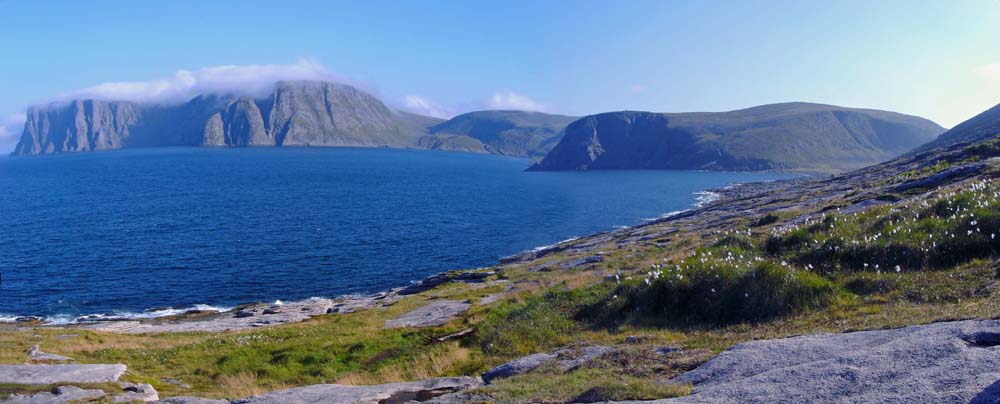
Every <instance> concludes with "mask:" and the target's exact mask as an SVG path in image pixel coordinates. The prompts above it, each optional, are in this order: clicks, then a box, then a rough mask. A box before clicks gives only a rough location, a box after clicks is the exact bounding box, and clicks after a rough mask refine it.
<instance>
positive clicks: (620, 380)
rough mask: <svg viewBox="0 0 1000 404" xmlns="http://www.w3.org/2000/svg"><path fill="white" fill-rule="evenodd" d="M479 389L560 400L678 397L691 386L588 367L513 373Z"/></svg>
mask: <svg viewBox="0 0 1000 404" xmlns="http://www.w3.org/2000/svg"><path fill="white" fill-rule="evenodd" d="M479 392H481V393H484V394H488V395H489V396H490V397H492V398H493V399H495V400H497V401H498V402H501V403H525V402H538V403H564V402H599V401H608V400H654V399H660V398H670V397H680V396H686V395H689V394H691V386H690V385H686V384H681V385H674V384H666V383H655V382H652V381H650V380H649V379H645V378H639V377H635V376H628V375H620V374H615V373H614V372H610V371H608V370H607V369H594V368H590V369H583V370H578V371H574V372H569V373H554V374H539V373H532V374H526V375H521V376H515V377H511V378H509V379H503V380H499V381H497V382H495V383H494V384H493V385H491V386H489V387H486V388H482V389H480V390H479Z"/></svg>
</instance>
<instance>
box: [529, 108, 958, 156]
mask: <svg viewBox="0 0 1000 404" xmlns="http://www.w3.org/2000/svg"><path fill="white" fill-rule="evenodd" d="M943 131H944V128H942V127H941V126H939V125H937V124H935V123H934V122H931V121H929V120H926V119H923V118H920V117H915V116H909V115H903V114H898V113H894V112H887V111H878V110H870V109H854V108H844V107H838V106H833V105H823V104H811V103H800V102H796V103H784V104H771V105H762V106H758V107H753V108H747V109H742V110H736V111H729V112H691V113H654V112H642V111H622V112H609V113H604V114H597V115H591V116H586V117H583V118H580V119H579V120H577V121H574V122H573V123H571V124H570V125H569V126H568V127H567V128H566V133H565V135H564V136H563V138H562V140H561V141H560V142H559V144H557V145H556V146H555V148H553V149H552V151H551V152H550V153H549V154H548V155H547V156H545V158H544V159H543V160H542V161H540V162H538V163H537V164H535V165H533V166H532V167H531V168H530V170H535V171H545V170H595V169H707V170H734V171H739V170H751V171H755V170H775V169H781V170H808V171H827V172H836V171H843V170H847V169H852V168H858V167H863V166H866V165H870V164H874V163H878V162H881V161H885V160H888V159H890V158H892V157H895V156H898V155H900V154H903V153H905V152H907V151H909V150H911V149H913V148H914V147H917V146H919V145H921V144H924V143H926V142H928V141H931V140H933V139H934V138H935V137H936V136H937V135H938V134H940V133H941V132H943Z"/></svg>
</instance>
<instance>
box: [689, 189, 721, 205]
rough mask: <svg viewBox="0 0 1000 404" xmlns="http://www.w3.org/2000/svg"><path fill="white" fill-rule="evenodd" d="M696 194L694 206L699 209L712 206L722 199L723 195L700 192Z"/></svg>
mask: <svg viewBox="0 0 1000 404" xmlns="http://www.w3.org/2000/svg"><path fill="white" fill-rule="evenodd" d="M694 194H695V195H696V196H695V198H694V200H695V204H694V206H695V207H698V208H700V207H702V206H705V205H707V204H710V203H712V202H715V201H717V200H719V198H721V197H722V195H720V194H718V193H716V192H712V191H698V192H695V193H694Z"/></svg>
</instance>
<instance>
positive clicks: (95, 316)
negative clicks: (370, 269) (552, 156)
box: [0, 176, 809, 329]
mask: <svg viewBox="0 0 1000 404" xmlns="http://www.w3.org/2000/svg"><path fill="white" fill-rule="evenodd" d="M802 178H809V177H808V176H803V177H795V178H791V179H777V180H767V181H757V182H748V183H733V184H730V185H727V186H725V187H722V188H708V189H705V190H701V191H695V192H693V193H692V195H693V196H694V201H693V203H692V205H691V207H690V208H688V209H682V210H675V211H670V212H667V213H664V214H663V215H660V216H659V217H657V218H652V219H640V222H639V223H636V224H633V225H630V226H619V227H615V228H613V229H609V230H606V231H600V232H596V233H591V234H587V235H583V236H574V237H569V238H567V239H564V240H562V241H558V242H555V243H552V244H547V245H542V246H538V247H535V248H532V249H527V250H523V251H520V252H517V253H514V254H512V255H509V256H506V257H501V258H500V259H498V260H497V261H496V262H495V263H494V264H493V265H489V266H485V267H481V268H464V269H453V270H448V271H444V272H440V273H435V274H431V275H428V276H426V277H424V278H422V279H419V280H411V281H410V284H409V285H403V286H394V287H389V288H386V289H382V290H380V291H374V292H371V293H367V294H359V293H352V294H345V295H338V296H333V297H318V296H314V297H308V298H304V299H295V300H289V301H287V302H286V301H283V300H282V299H276V300H274V301H273V302H272V303H267V302H263V301H256V302H244V303H239V304H235V305H221V304H204V303H199V304H192V305H189V306H187V307H181V308H174V307H172V306H168V307H153V308H147V309H144V310H143V311H141V312H135V311H127V310H120V311H112V312H110V313H92V314H81V315H76V316H71V315H65V314H57V315H51V316H38V315H10V314H6V313H0V326H3V325H8V326H10V325H13V326H20V325H31V326H44V327H86V328H91V327H96V328H97V329H102V328H113V327H101V326H100V325H101V324H112V323H142V322H158V321H164V320H170V319H179V320H182V321H183V320H184V319H185V318H188V317H197V318H202V317H204V318H203V319H208V317H212V316H222V315H226V314H227V313H229V314H232V313H237V312H239V311H240V310H241V309H245V308H250V307H271V308H276V307H282V306H306V307H309V306H314V305H315V304H314V303H316V302H341V303H340V304H343V303H344V302H350V303H351V304H352V305H353V304H361V305H367V304H370V302H371V301H373V300H382V299H385V298H386V297H388V296H393V297H398V296H399V295H398V292H399V291H400V290H403V289H406V288H407V287H412V286H415V285H420V284H421V283H422V282H425V281H428V280H430V279H436V278H440V277H442V276H446V275H447V274H464V273H472V272H476V271H480V270H482V269H485V268H492V267H500V266H503V265H505V264H508V263H511V262H518V261H521V260H522V259H523V258H524V257H526V256H535V257H541V256H544V255H548V253H551V252H556V251H561V250H564V249H567V248H570V247H572V245H574V244H577V243H583V242H586V240H588V239H592V238H595V237H600V236H602V235H608V234H613V233H618V232H628V231H634V230H636V229H639V228H642V227H645V226H648V225H652V224H657V223H662V222H664V221H669V220H672V219H676V218H682V217H686V214H688V213H691V212H695V211H697V210H699V209H701V208H703V207H705V206H708V205H711V204H713V203H715V202H719V201H724V200H727V199H730V198H733V197H735V196H736V195H738V194H742V193H745V190H746V189H748V188H749V189H752V190H759V189H760V188H761V186H764V185H766V184H774V183H784V182H788V181H796V180H799V179H802ZM321 305H324V304H321ZM331 305H332V304H331ZM324 306H325V305H324ZM326 309H329V307H326V308H325V309H324V310H326ZM300 310H301V311H303V312H306V311H307V310H306V309H305V307H303V308H301V309H300ZM318 314H323V313H318ZM307 318H308V317H307ZM304 319H305V318H303V319H302V320H304Z"/></svg>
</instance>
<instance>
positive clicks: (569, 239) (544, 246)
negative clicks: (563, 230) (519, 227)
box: [531, 237, 580, 251]
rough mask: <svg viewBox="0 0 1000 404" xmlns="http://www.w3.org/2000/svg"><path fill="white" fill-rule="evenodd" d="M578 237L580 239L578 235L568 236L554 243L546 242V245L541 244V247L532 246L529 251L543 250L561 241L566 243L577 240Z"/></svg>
mask: <svg viewBox="0 0 1000 404" xmlns="http://www.w3.org/2000/svg"><path fill="white" fill-rule="evenodd" d="M578 239H580V238H579V237H570V238H568V239H565V240H563V241H559V242H555V243H552V244H547V245H543V246H541V247H535V248H532V249H531V251H541V250H545V249H548V248H552V247H555V246H557V245H559V244H562V243H568V242H570V241H573V240H578Z"/></svg>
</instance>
